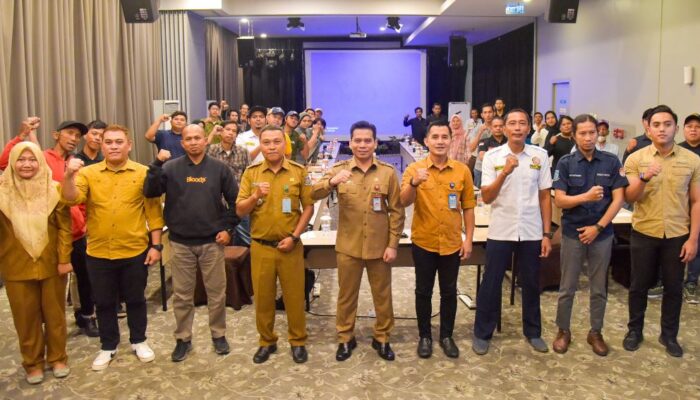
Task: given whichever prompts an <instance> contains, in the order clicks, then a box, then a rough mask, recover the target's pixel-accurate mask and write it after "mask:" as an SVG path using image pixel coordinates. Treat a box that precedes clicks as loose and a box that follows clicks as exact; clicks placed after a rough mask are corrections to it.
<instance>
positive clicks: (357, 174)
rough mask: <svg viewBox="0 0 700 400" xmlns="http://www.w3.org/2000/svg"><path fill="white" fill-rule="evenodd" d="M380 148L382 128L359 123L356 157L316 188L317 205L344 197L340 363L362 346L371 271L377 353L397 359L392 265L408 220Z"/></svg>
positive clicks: (353, 134) (339, 253)
mask: <svg viewBox="0 0 700 400" xmlns="http://www.w3.org/2000/svg"><path fill="white" fill-rule="evenodd" d="M376 148H377V128H376V127H375V126H374V125H373V124H371V123H369V122H367V121H358V122H355V123H354V124H353V125H352V127H351V128H350V149H351V150H352V154H353V157H352V158H351V159H349V160H346V161H341V162H339V163H336V164H335V165H333V168H332V169H331V170H330V171H328V172H327V173H326V174H325V176H324V177H323V178H322V179H321V180H320V181H319V182H318V183H316V184H315V185H314V187H313V198H314V199H317V200H318V199H322V198H325V197H326V196H328V195H329V194H330V193H331V192H332V191H334V190H335V191H337V193H338V206H339V214H340V215H339V222H338V240H336V244H335V251H336V257H337V264H338V286H339V291H338V306H337V312H336V330H337V332H338V350H337V352H336V353H335V359H336V360H338V361H344V360H347V359H348V358H349V357H350V356H351V355H352V350H353V349H354V348H355V347H356V346H357V341H356V340H355V332H354V330H355V318H356V315H357V299H358V295H359V292H360V283H361V282H362V274H363V271H364V269H365V268H366V269H367V278H368V280H369V284H370V287H371V288H372V299H373V300H374V308H375V312H376V315H377V320H376V322H375V324H374V337H373V339H372V348H374V349H375V350H376V351H377V354H379V356H380V357H381V358H383V359H385V360H388V361H392V360H394V357H395V356H394V352H393V350H392V349H391V346H390V345H389V335H390V333H391V330H392V328H393V327H394V310H393V305H392V298H391V263H392V262H393V261H394V260H395V259H396V249H397V248H398V246H399V240H400V238H401V234H402V233H403V225H404V217H405V215H404V209H403V206H401V199H400V197H399V196H400V193H399V180H398V177H397V176H396V170H395V169H394V167H393V166H392V165H391V164H388V163H385V162H383V161H380V160H378V159H377V158H375V157H374V150H375V149H376Z"/></svg>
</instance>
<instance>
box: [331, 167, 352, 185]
mask: <svg viewBox="0 0 700 400" xmlns="http://www.w3.org/2000/svg"><path fill="white" fill-rule="evenodd" d="M351 176H352V172H350V171H348V170H346V169H343V170H341V171H340V172H338V173H337V174H335V176H334V177H332V178H331V181H330V182H331V185H332V186H338V185H340V184H341V183H345V182H347V181H348V180H350V177H351Z"/></svg>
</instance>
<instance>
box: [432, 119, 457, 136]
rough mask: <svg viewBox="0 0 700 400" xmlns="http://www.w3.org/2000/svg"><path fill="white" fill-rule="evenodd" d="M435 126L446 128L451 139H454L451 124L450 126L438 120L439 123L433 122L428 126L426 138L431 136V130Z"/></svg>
mask: <svg viewBox="0 0 700 400" xmlns="http://www.w3.org/2000/svg"><path fill="white" fill-rule="evenodd" d="M435 126H446V127H447V131H448V132H450V137H452V128H450V124H448V123H447V122H446V121H443V120H437V121H433V122H431V123H430V124H429V125H428V130H427V131H425V132H426V133H425V135H426V136H428V135H430V129H432V128H433V127H435Z"/></svg>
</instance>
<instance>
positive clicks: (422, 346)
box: [416, 337, 433, 358]
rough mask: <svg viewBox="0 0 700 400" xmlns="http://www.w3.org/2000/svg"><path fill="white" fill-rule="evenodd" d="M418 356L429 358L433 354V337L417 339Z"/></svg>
mask: <svg viewBox="0 0 700 400" xmlns="http://www.w3.org/2000/svg"><path fill="white" fill-rule="evenodd" d="M416 352H417V353H418V357H420V358H430V356H432V355H433V339H431V338H427V337H422V338H420V340H419V341H418V350H416Z"/></svg>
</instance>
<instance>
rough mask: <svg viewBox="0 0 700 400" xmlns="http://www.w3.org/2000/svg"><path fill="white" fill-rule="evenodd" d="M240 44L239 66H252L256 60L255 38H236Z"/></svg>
mask: <svg viewBox="0 0 700 400" xmlns="http://www.w3.org/2000/svg"><path fill="white" fill-rule="evenodd" d="M236 43H237V44H238V66H239V67H241V68H245V67H252V66H253V62H254V61H255V41H254V39H253V38H249V39H248V38H246V39H241V38H238V39H236Z"/></svg>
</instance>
